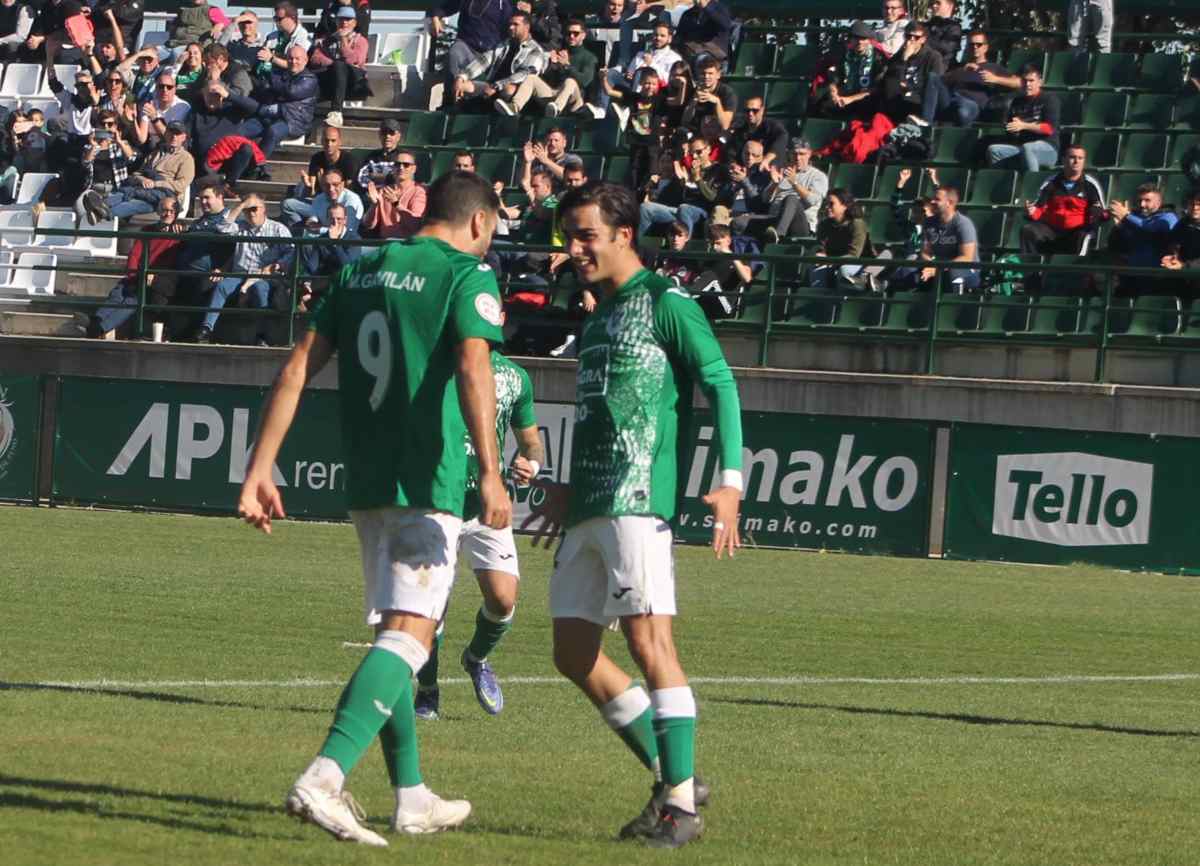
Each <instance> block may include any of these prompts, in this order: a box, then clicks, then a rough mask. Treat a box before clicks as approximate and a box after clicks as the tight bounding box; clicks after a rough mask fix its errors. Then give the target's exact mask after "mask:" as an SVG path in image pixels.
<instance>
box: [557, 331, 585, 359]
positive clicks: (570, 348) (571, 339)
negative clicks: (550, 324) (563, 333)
mask: <svg viewBox="0 0 1200 866" xmlns="http://www.w3.org/2000/svg"><path fill="white" fill-rule="evenodd" d="M577 351H579V350H578V349H576V348H575V335H574V334H567V339H566V340H564V341H563V344H562V345H561V346H558V347H556V348H554V349H551V350H550V357H551V358H563V357H566V358H574V357H575V353H576V352H577Z"/></svg>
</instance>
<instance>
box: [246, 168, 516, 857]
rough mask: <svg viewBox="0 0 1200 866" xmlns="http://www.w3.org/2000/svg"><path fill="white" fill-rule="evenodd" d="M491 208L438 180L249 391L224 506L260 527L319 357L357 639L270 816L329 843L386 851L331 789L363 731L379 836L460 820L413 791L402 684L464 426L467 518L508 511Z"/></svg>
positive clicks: (481, 185) (457, 517) (451, 513)
mask: <svg viewBox="0 0 1200 866" xmlns="http://www.w3.org/2000/svg"><path fill="white" fill-rule="evenodd" d="M498 207H499V201H498V200H497V198H496V194H495V192H494V191H493V190H492V188H491V186H490V184H488V182H487V181H486V180H484V179H483V178H481V177H479V176H477V175H474V174H467V173H465V172H451V173H449V174H446V175H443V176H442V177H440V178H439V179H438V180H437V181H436V182H435V183H434V184H433V186H432V187H431V188H430V190H429V209H428V210H427V212H426V214H425V226H424V227H423V228H422V229H421V230H420V231H419V232H418V233H417V234H416V235H415V236H414V237H412V238H410V239H409V240H407V241H404V242H399V243H391V244H387V245H386V246H384V247H380V248H379V249H378V250H376V251H374V252H372V253H370V254H368V255H365V256H363V257H361V258H359V259H358V260H357V261H355V262H353V263H351V264H349V265H347V266H346V267H345V268H343V269H342V270H341V272H340V273H339V274H338V275H337V277H335V278H334V280H333V283H332V285H331V286H330V287H329V290H328V291H327V292H326V293H325V295H324V296H323V297H322V299H321V300H320V301H319V302H318V303H317V306H316V308H315V309H314V310H313V314H312V320H311V324H310V326H309V328H310V329H309V330H308V331H307V332H306V333H305V334H304V336H303V337H302V338H301V339H300V341H299V342H298V343H297V344H296V346H295V348H294V349H293V350H292V354H291V356H290V357H289V358H288V360H287V362H286V363H285V365H284V367H283V370H282V371H281V372H280V374H279V376H278V378H277V379H276V381H275V385H274V387H273V388H272V390H271V394H270V395H269V397H268V398H267V403H266V409H265V412H264V414H263V420H262V424H261V427H260V429H259V434H258V441H257V444H256V445H255V448H254V453H253V455H252V457H251V460H250V467H249V469H248V471H247V474H246V480H245V483H244V484H243V485H242V492H241V499H240V501H239V503H238V511H239V513H240V514H241V515H242V517H243V518H245V520H246V522H248V523H250V524H252V525H254V526H256V527H258V528H260V529H262V530H263V531H265V532H270V530H271V520H272V518H273V517H282V516H284V512H283V502H282V500H281V498H280V494H279V490H278V489H277V488H276V486H275V482H274V481H273V480H272V476H273V473H274V472H275V471H277V470H275V469H274V464H275V458H276V456H277V455H278V453H279V447H280V444H281V443H282V442H283V438H284V436H285V435H286V433H287V430H288V427H289V426H290V424H291V422H292V419H293V418H294V417H295V414H296V409H297V406H298V403H299V400H300V394H301V392H302V391H303V389H304V386H305V384H306V383H307V382H308V381H309V379H311V378H312V377H313V376H314V375H315V374H316V373H317V372H318V371H319V370H320V369H321V367H322V366H323V365H324V364H325V363H326V362H327V361H328V360H329V359H330V357H331V356H332V355H333V353H334V352H336V353H337V355H338V389H339V391H340V392H341V415H342V443H343V452H344V457H345V462H346V472H347V498H348V501H349V506H350V517H351V519H352V520H353V522H354V527H355V530H356V531H357V533H358V539H359V546H360V547H361V550H362V566H363V582H364V586H365V609H366V617H367V622H368V624H370V625H373V626H375V641H374V643H373V645H372V647H371V649H370V650H369V651H368V652H367V654H366V656H365V657H364V658H363V661H362V663H361V664H360V665H359V667H358V669H357V670H356V671H355V672H354V675H353V676H352V677H351V679H350V682H349V683H348V684H347V685H346V688H345V690H344V691H343V692H342V697H341V700H340V701H339V702H338V706H337V712H336V714H335V716H334V720H333V725H332V726H331V727H330V729H329V734H328V736H327V737H326V739H325V744H324V745H323V746H322V747H321V750H320V753H319V754H318V756H317V757H316V758H315V759H314V760H313V762H312V763H311V764H310V765H309V766H308V768H307V769H306V770H305V771H304V772H303V773H302V774H301V775H300V777H299V778H298V779H297V780H296V783H295V785H293V787H292V789H291V791H290V792H289V794H288V797H287V801H286V808H287V811H288V812H289V813H290V814H292V815H295V816H297V817H299V818H301V819H303V820H306V821H309V822H311V823H313V824H316V825H317V826H318V827H320V828H321V829H323V830H326V831H327V832H329V833H331V834H332V835H333V836H335V837H336V838H338V839H344V840H350V841H355V842H362V843H364V844H368V845H377V846H384V845H387V842H386V840H384V839H383V837H381V836H379V835H378V834H376V833H374V832H373V831H371V830H370V829H368V828H367V827H364V826H362V825H361V824H360V823H359V820H360V818H359V817H356V814H355V813H356V812H358V814H359V815H361V812H360V811H359V810H358V808H357V805H356V804H355V803H354V801H353V799H352V798H351V797H350V795H349V794H348V793H347V792H346V791H345V790H344V787H343V784H344V782H345V778H346V776H347V775H348V774H349V773H350V770H351V769H352V768H353V767H354V765H355V764H356V763H358V761H359V759H360V758H362V756H363V754H364V753H365V752H366V750H367V748H368V747H369V746H370V745H371V743H372V742H373V741H374V739H375V736H376V735H378V736H379V739H380V742H381V744H382V746H383V753H384V758H385V760H386V763H387V769H388V775H389V777H390V778H391V782H392V786H393V788H394V789H395V794H396V808H395V812H394V813H393V817H392V822H391V823H392V829H393V830H395V831H397V832H405V833H432V832H436V831H438V830H443V829H446V828H448V827H455V826H458V825H459V824H461V823H462V822H463V821H465V820H466V818H467V816H468V815H469V814H470V811H471V804H470V803H468V802H467V801H466V800H443V799H442V798H440V797H438V796H437V795H436V794H434V793H433V792H432V791H430V790H429V788H427V787H426V786H425V784H424V782H423V781H422V777H421V769H420V762H419V759H418V753H417V734H416V720H415V716H414V715H413V694H412V675H413V672H414V671H418V670H420V669H421V666H422V665H424V664H425V661H426V659H427V658H428V657H429V647H430V645H431V642H432V640H433V634H434V630H435V629H436V627H437V623H438V620H439V619H441V617H442V614H443V612H444V610H445V607H446V601H447V599H448V597H449V593H450V588H451V586H452V585H453V582H454V569H455V560H456V551H457V545H458V534H459V530H460V528H461V526H462V513H463V498H464V493H465V490H466V487H467V453H466V449H465V448H464V447H463V442H464V440H465V439H466V437H467V435H468V434H469V436H470V442H471V444H472V445H473V447H474V448H475V451H476V452H477V453H478V455H479V484H478V487H479V501H480V505H479V510H480V513H479V519H480V521H481V522H482V523H484V524H486V525H487V526H490V527H492V528H493V529H503V528H504V527H506V526H508V525H509V523H510V520H511V517H512V503H511V502H510V501H509V498H508V491H507V490H506V489H505V485H504V480H503V477H502V476H501V473H500V457H499V454H498V453H497V450H496V386H495V382H494V379H493V376H492V367H491V364H490V362H489V357H488V356H489V354H490V352H491V347H492V345H493V344H497V343H499V342H500V341H501V339H502V334H501V329H500V322H501V309H500V298H499V292H498V290H497V286H496V277H495V275H494V274H493V273H492V271H491V269H489V268H488V267H487V265H483V264H480V261H479V257H480V256H481V255H482V254H483V253H484V252H485V251H486V250H487V248H488V246H489V245H490V243H491V239H492V234H493V233H494V232H495V228H496V219H497V209H498ZM456 392H457V393H456Z"/></svg>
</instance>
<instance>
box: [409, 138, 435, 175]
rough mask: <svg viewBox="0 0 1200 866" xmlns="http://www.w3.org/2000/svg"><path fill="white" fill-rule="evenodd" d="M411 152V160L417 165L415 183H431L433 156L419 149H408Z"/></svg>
mask: <svg viewBox="0 0 1200 866" xmlns="http://www.w3.org/2000/svg"><path fill="white" fill-rule="evenodd" d="M408 149H409V150H410V151H412V155H413V159H414V160H416V163H417V182H418V183H432V182H433V154H432V153H431V152H430V151H428V150H425V149H423V148H420V147H410V148H408Z"/></svg>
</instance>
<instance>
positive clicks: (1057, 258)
mask: <svg viewBox="0 0 1200 866" xmlns="http://www.w3.org/2000/svg"><path fill="white" fill-rule="evenodd" d="M1086 263H1087V262H1086V261H1085V260H1084V259H1083V258H1081V257H1080V256H1075V255H1071V254H1070V253H1055V254H1054V255H1052V256H1050V259H1049V261H1047V262H1046V264H1048V265H1084V264H1086ZM1089 277H1090V275H1089V274H1084V273H1079V272H1076V273H1071V272H1059V273H1053V272H1046V273H1044V274H1042V294H1043V295H1044V296H1052V295H1053V296H1059V297H1075V298H1078V297H1082V296H1083V295H1084V294H1086V289H1087V288H1088V286H1089V283H1090V279H1089ZM1078 327H1079V323H1076V324H1074V325H1072V326H1071V327H1070V328H1066V327H1061V326H1060V327H1059V328H1058V330H1060V331H1067V330H1078Z"/></svg>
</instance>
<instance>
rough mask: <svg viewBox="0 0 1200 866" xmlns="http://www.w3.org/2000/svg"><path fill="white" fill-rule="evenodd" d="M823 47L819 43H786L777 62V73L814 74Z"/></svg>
mask: <svg viewBox="0 0 1200 866" xmlns="http://www.w3.org/2000/svg"><path fill="white" fill-rule="evenodd" d="M820 56H821V49H820V47H819V46H817V45H784V46H783V47H782V48H781V49H780V50H779V54H778V58H777V60H776V64H775V74H776V75H792V76H796V75H803V76H810V77H811V76H812V75H813V73H814V72H815V71H816V65H817V59H818V58H819V57H820Z"/></svg>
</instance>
